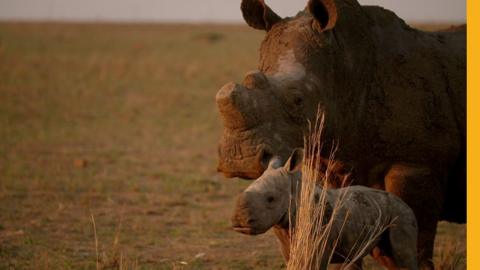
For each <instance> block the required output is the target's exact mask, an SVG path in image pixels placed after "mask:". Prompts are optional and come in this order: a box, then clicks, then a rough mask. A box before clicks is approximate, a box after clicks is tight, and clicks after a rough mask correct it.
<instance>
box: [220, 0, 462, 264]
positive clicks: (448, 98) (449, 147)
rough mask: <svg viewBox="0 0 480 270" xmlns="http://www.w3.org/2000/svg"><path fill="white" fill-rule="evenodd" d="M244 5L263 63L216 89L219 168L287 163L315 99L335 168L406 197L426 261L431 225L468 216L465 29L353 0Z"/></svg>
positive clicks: (240, 171) (244, 174)
mask: <svg viewBox="0 0 480 270" xmlns="http://www.w3.org/2000/svg"><path fill="white" fill-rule="evenodd" d="M412 8H413V7H412ZM241 9H242V12H243V17H244V18H245V20H246V22H247V23H248V25H250V26H251V27H253V28H255V29H259V30H265V31H266V32H267V33H266V36H265V39H264V41H263V42H262V45H261V48H260V63H259V67H258V68H259V70H258V71H254V72H250V73H248V74H247V75H246V77H245V79H244V81H243V83H242V84H235V83H229V84H227V85H225V86H224V87H223V88H222V89H221V90H220V91H219V92H218V94H217V96H216V100H217V105H218V108H219V111H220V113H221V116H222V119H223V124H224V131H223V137H222V139H221V142H220V145H219V151H218V152H219V165H218V170H219V171H221V172H223V173H224V174H225V175H226V176H227V177H241V178H248V179H251V178H257V177H259V176H260V175H261V174H262V172H263V171H264V170H265V169H266V167H267V164H268V163H269V160H270V159H271V158H273V157H275V158H280V160H282V162H285V161H286V160H287V158H288V156H289V154H290V153H291V152H292V150H293V149H294V148H296V147H301V146H302V145H303V135H304V132H305V131H306V126H307V125H306V123H307V120H312V119H314V118H315V116H316V114H317V108H318V107H320V108H322V111H323V112H324V113H325V116H326V120H325V129H324V134H325V136H324V143H325V144H326V145H332V143H333V142H335V143H338V150H337V151H336V155H335V161H336V162H335V164H336V171H335V173H336V174H345V173H350V179H351V181H352V182H353V183H354V184H360V185H365V186H370V187H376V188H380V189H385V190H387V191H389V192H392V193H394V194H396V195H398V196H399V197H401V198H402V199H403V200H404V201H405V202H406V203H407V204H408V205H409V206H410V207H411V208H412V209H413V210H414V212H415V215H416V218H417V220H418V224H419V237H418V258H419V262H420V265H421V267H422V268H424V269H433V264H432V262H431V259H432V253H433V243H434V238H435V232H436V226H437V222H438V221H439V220H448V221H453V222H459V223H464V222H465V216H466V214H465V209H466V202H465V198H466V195H465V193H466V154H465V152H466V150H465V144H466V143H465V140H466V139H465V130H466V123H465V122H466V121H465V119H466V115H465V114H466V110H465V101H466V75H465V69H466V53H465V51H466V50H465V28H466V27H465V26H463V27H458V28H453V29H452V28H451V29H448V30H445V31H439V32H422V31H419V30H416V29H413V28H411V27H409V26H408V25H407V24H405V22H404V21H403V20H402V19H400V18H398V17H397V16H396V15H395V14H394V13H393V12H391V11H388V10H385V9H383V8H380V7H373V6H361V5H359V3H358V2H357V1H356V0H310V1H309V3H308V5H307V8H306V9H305V10H304V11H302V12H300V13H298V15H296V16H295V17H293V18H283V19H282V18H280V17H279V16H278V15H277V14H275V13H274V12H273V11H272V9H271V8H269V7H268V6H267V5H266V4H265V2H264V1H263V0H243V1H242V4H241ZM326 149H329V148H328V147H326ZM324 158H325V159H328V155H324ZM332 185H335V183H332Z"/></svg>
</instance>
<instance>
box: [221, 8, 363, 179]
mask: <svg viewBox="0 0 480 270" xmlns="http://www.w3.org/2000/svg"><path fill="white" fill-rule="evenodd" d="M241 8H242V12H243V17H244V18H245V20H246V22H247V23H248V24H249V25H250V26H251V27H253V28H255V29H259V30H265V31H266V36H265V39H264V41H263V42H262V44H261V48H260V63H259V69H258V70H256V71H251V72H248V73H247V74H246V76H245V78H244V80H243V82H242V83H233V82H231V83H227V84H226V85H225V86H223V87H222V88H221V90H220V91H219V92H218V93H217V95H216V101H217V106H218V109H219V111H220V114H221V117H222V120H223V124H224V130H223V136H222V138H221V141H220V144H219V149H218V154H219V164H218V171H220V172H223V173H224V175H225V176H227V177H241V178H246V179H254V178H258V177H259V176H260V175H261V174H262V173H263V171H264V170H265V169H266V168H267V166H268V164H269V161H270V160H271V159H272V158H277V159H279V160H280V161H281V162H285V161H286V160H287V158H288V157H289V154H290V153H291V152H292V150H293V149H294V148H297V147H302V146H303V134H304V132H305V130H306V128H307V123H308V120H313V119H314V118H315V116H316V115H317V110H318V108H322V110H324V111H325V112H326V113H325V115H326V122H327V123H329V126H328V129H326V130H325V131H324V134H325V135H326V136H329V134H330V137H332V138H333V137H335V136H337V135H336V134H339V133H341V132H339V131H338V130H340V129H342V128H345V127H344V126H341V125H340V124H339V123H341V124H343V123H346V121H345V120H344V119H342V120H341V121H340V120H339V118H348V117H351V116H352V115H353V116H354V117H355V112H352V108H351V107H352V106H350V104H349V101H350V100H349V98H351V97H353V96H354V95H352V92H354V91H353V88H359V87H361V86H362V82H363V81H364V79H365V74H364V73H365V72H367V70H366V69H367V68H366V67H365V65H367V64H368V63H366V64H365V65H362V64H358V65H357V64H356V63H363V60H364V58H365V55H366V53H361V54H359V55H356V54H351V53H350V51H352V50H353V48H354V50H355V51H358V50H362V49H365V51H368V50H367V47H368V42H367V41H365V39H366V38H367V37H368V35H366V34H364V33H363V31H362V29H364V28H365V27H364V25H365V24H367V23H368V20H367V19H366V18H365V15H364V13H362V12H361V10H360V9H361V7H360V5H359V4H358V3H357V2H356V0H310V2H309V3H308V5H307V8H306V9H305V10H304V11H302V12H300V13H298V15H297V16H295V17H293V18H284V19H282V18H280V17H279V16H278V15H276V14H275V13H274V12H273V11H272V10H271V9H270V8H269V7H268V6H267V5H266V4H265V2H264V1H263V0H243V2H242V5H241ZM341 14H343V16H341ZM347 17H348V19H349V20H347V19H346V18H347ZM350 20H352V21H354V23H351V21H350ZM336 29H340V30H342V29H343V30H344V31H340V30H338V31H337V30H336ZM345 31H346V32H348V33H349V34H348V35H343V34H341V33H342V32H345ZM347 78H348V80H347ZM357 103H358V102H357ZM359 107H361V106H358V105H357V106H355V108H359ZM352 132H354V131H352ZM333 134H334V135H333ZM335 138H336V139H339V138H337V137H335Z"/></svg>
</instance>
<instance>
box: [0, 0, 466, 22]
mask: <svg viewBox="0 0 480 270" xmlns="http://www.w3.org/2000/svg"><path fill="white" fill-rule="evenodd" d="M266 2H267V3H268V4H269V5H270V6H271V7H272V9H274V10H275V11H276V12H277V13H278V14H279V15H281V16H292V15H294V14H296V12H297V11H298V10H301V9H303V8H304V7H305V5H306V3H307V0H302V1H300V0H266ZM360 3H362V4H369V5H380V6H383V7H386V8H388V9H391V10H393V11H394V12H395V13H397V14H398V15H399V16H400V17H402V18H404V19H406V20H408V21H417V22H422V21H434V22H442V21H444V22H463V21H465V1H462V0H383V1H382V0H360ZM239 6H240V0H0V20H10V19H13V20H19V19H21V20H75V21H77V20H80V21H90V20H100V21H174V22H184V21H189V22H241V21H242V17H241V13H240V9H239Z"/></svg>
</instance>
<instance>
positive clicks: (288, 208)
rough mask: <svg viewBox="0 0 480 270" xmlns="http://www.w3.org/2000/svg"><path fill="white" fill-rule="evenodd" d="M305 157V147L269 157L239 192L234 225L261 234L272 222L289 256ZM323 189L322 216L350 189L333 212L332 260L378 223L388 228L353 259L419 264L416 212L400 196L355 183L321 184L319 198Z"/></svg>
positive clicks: (398, 265) (393, 265)
mask: <svg viewBox="0 0 480 270" xmlns="http://www.w3.org/2000/svg"><path fill="white" fill-rule="evenodd" d="M302 162H303V150H301V149H296V150H294V152H293V153H292V155H291V156H290V158H289V159H288V161H287V162H286V164H285V165H284V166H282V164H279V160H273V161H271V162H270V164H269V166H268V169H267V170H266V171H265V172H264V173H263V175H262V176H260V178H258V179H257V180H255V181H254V182H253V183H252V184H251V185H250V186H249V187H248V188H247V189H246V190H245V191H244V192H242V193H241V194H240V195H239V197H238V199H237V203H236V208H235V213H234V214H233V217H232V225H233V229H234V230H235V231H237V232H240V233H244V234H249V235H257V234H262V233H265V232H266V231H268V230H269V229H270V228H272V227H273V228H274V232H275V234H276V236H277V237H278V239H279V241H280V243H281V249H282V253H283V255H284V257H285V259H286V260H287V261H288V259H289V255H290V254H289V253H290V235H289V232H290V230H289V229H290V228H293V227H294V226H295V224H294V223H295V213H296V202H297V199H298V192H297V191H299V187H300V185H301V178H302V175H301V166H302ZM321 192H326V197H325V198H326V200H325V201H324V202H326V206H325V207H326V208H327V209H326V210H325V213H327V214H325V215H324V216H325V217H324V219H329V218H330V217H331V216H332V215H331V213H332V211H333V207H334V206H335V205H336V203H337V201H338V200H339V198H340V196H341V194H342V192H346V193H343V194H346V195H345V197H344V199H343V203H342V204H339V205H340V207H339V208H338V210H337V211H338V212H336V214H335V216H334V220H333V227H332V230H331V233H330V234H331V235H330V237H329V239H330V238H331V239H333V240H332V241H331V242H332V243H329V244H327V246H329V248H327V250H330V251H331V249H332V244H333V242H334V240H336V239H339V241H338V243H337V245H336V247H335V250H334V254H335V256H334V259H333V260H332V261H331V262H332V263H344V262H345V260H344V259H343V260H342V259H341V258H347V256H349V255H351V254H352V253H351V252H352V250H354V249H355V248H356V249H358V248H359V247H358V246H359V243H360V242H361V241H362V239H363V238H364V237H365V232H366V230H367V231H368V230H369V229H371V228H373V227H375V226H377V225H378V223H379V222H380V226H388V227H387V229H386V230H385V231H383V233H380V234H378V236H377V237H375V239H374V240H373V242H372V243H371V244H370V245H368V246H367V247H366V248H365V249H364V252H362V253H361V254H360V256H358V258H359V260H357V261H356V262H353V263H355V264H356V265H357V266H361V259H362V258H363V257H364V256H366V255H368V254H369V253H370V254H372V256H373V257H374V258H375V259H376V260H377V261H378V262H379V263H381V264H383V265H384V266H385V267H387V268H388V269H398V268H400V269H418V266H417V256H416V253H417V252H416V246H417V222H416V219H415V216H414V214H413V211H412V210H411V209H410V208H409V207H408V206H407V205H406V204H405V203H404V202H403V201H402V200H401V199H400V198H398V197H396V196H395V195H393V194H390V193H387V192H385V191H381V190H376V189H371V188H367V187H363V186H351V187H349V188H348V190H347V191H345V189H328V190H323V191H322V189H321V188H320V187H319V186H317V187H316V190H315V199H317V200H318V197H319V194H320V193H321ZM318 203H320V202H318ZM328 213H330V214H328ZM328 215H330V217H328ZM323 223H325V221H323ZM319 226H321V224H320V225H319ZM342 226H343V227H342ZM292 231H293V230H292ZM362 234H363V235H362ZM360 248H362V247H360ZM354 252H355V250H354ZM328 254H330V252H328ZM319 256H322V254H319ZM323 257H325V258H322V266H321V269H326V267H327V264H328V262H327V260H328V258H327V257H328V255H327V256H323Z"/></svg>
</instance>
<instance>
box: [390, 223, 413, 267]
mask: <svg viewBox="0 0 480 270" xmlns="http://www.w3.org/2000/svg"><path fill="white" fill-rule="evenodd" d="M389 238H390V246H391V248H392V257H393V259H394V260H395V264H396V266H397V269H408V270H417V269H418V262H417V225H416V221H415V220H414V219H400V218H399V219H398V221H396V222H395V224H394V225H392V227H390V228H389Z"/></svg>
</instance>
